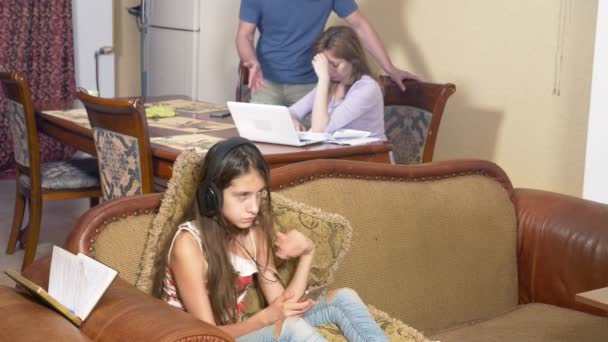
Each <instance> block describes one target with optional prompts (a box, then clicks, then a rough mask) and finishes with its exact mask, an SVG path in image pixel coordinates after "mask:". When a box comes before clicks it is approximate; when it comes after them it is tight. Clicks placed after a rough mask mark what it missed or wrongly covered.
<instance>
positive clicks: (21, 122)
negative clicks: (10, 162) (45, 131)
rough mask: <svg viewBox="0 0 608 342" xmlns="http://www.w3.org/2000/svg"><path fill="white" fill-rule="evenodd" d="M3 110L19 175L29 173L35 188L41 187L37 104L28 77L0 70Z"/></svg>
mask: <svg viewBox="0 0 608 342" xmlns="http://www.w3.org/2000/svg"><path fill="white" fill-rule="evenodd" d="M0 82H1V83H2V86H3V90H4V108H5V109H6V113H7V114H8V117H9V122H10V129H11V134H12V137H13V151H14V154H15V162H16V163H17V172H19V173H24V174H27V175H28V176H29V177H30V179H31V187H32V189H36V188H38V189H39V188H40V186H41V180H40V151H39V145H38V129H37V127H36V117H35V114H34V103H33V102H32V97H31V95H30V90H29V85H28V82H27V79H26V77H25V75H23V74H22V73H19V72H3V71H1V70H0Z"/></svg>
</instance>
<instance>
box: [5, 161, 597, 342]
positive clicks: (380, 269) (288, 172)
mask: <svg viewBox="0 0 608 342" xmlns="http://www.w3.org/2000/svg"><path fill="white" fill-rule="evenodd" d="M272 188H273V191H274V192H278V193H281V194H282V195H283V196H285V197H287V198H290V199H293V200H296V201H299V202H303V203H307V204H308V205H311V206H313V207H317V208H320V209H321V210H323V211H325V212H330V213H338V214H340V215H342V216H344V217H346V218H347V219H348V220H349V221H350V223H351V224H352V227H353V234H352V243H351V248H350V251H349V253H348V254H347V255H346V257H345V258H344V260H342V261H341V263H340V266H339V269H338V270H337V272H336V274H335V282H334V285H333V286H334V287H340V286H348V287H352V288H354V289H356V290H357V291H358V292H359V293H360V295H361V296H362V298H363V299H364V301H365V302H366V303H369V304H372V305H374V306H375V307H377V308H379V309H381V310H384V311H386V312H387V313H389V314H390V315H392V316H393V317H396V318H398V319H400V320H402V321H403V322H405V323H407V324H408V325H410V326H412V327H414V328H416V329H418V330H421V331H423V332H424V333H425V334H426V335H427V337H429V338H430V339H432V340H441V341H443V342H446V341H448V342H449V341H489V340H491V341H606V340H608V318H606V313H605V312H602V311H600V310H598V309H594V308H592V307H590V306H586V305H583V304H580V303H577V302H576V301H575V299H574V296H575V294H576V293H579V292H583V291H588V290H591V289H596V288H601V287H605V286H608V206H607V205H603V204H599V203H594V202H590V201H585V200H582V199H578V198H574V197H570V196H565V195H560V194H556V193H551V192H547V191H540V190H532V189H517V188H513V186H512V184H511V182H510V180H509V178H508V177H507V175H506V174H505V173H504V171H503V170H502V169H500V168H499V167H498V166H496V165H495V164H493V163H490V162H485V161H474V160H470V161H446V162H437V163H430V164H422V165H416V166H395V165H381V164H371V163H362V162H351V161H340V160H322V161H310V162H304V163H298V164H293V165H289V166H285V167H282V168H279V169H275V170H273V171H272ZM161 196H162V195H160V194H148V195H142V196H135V197H129V198H123V199H119V200H116V201H110V202H106V203H104V204H102V205H101V206H98V207H96V208H93V209H91V210H90V211H89V212H88V213H86V214H85V215H84V216H83V217H82V219H81V221H80V222H79V224H78V225H77V227H76V229H75V230H74V232H73V233H72V236H71V238H70V240H69V241H68V243H67V244H66V248H68V249H70V250H72V251H73V252H78V251H82V252H86V253H94V254H95V256H96V257H97V258H98V259H100V260H102V261H104V260H105V259H107V260H110V259H112V260H118V261H115V262H114V263H115V264H114V265H111V266H113V267H116V268H118V269H119V271H120V274H121V276H122V277H124V278H125V279H119V280H117V281H116V282H115V283H114V284H113V285H112V287H111V288H110V290H109V291H108V293H107V294H106V295H105V296H104V297H103V299H102V300H101V302H100V304H99V306H98V307H97V308H96V309H95V310H94V311H93V313H92V314H91V316H90V318H89V319H88V320H87V322H85V324H84V326H83V328H82V333H83V334H84V335H85V336H86V337H87V338H91V339H94V340H116V339H118V340H123V339H127V340H142V339H143V340H163V341H173V340H185V339H187V338H192V339H197V340H198V339H201V340H202V339H207V340H212V341H215V340H222V339H224V338H225V339H227V340H229V337H228V336H226V335H225V334H223V333H222V332H221V331H220V330H219V329H217V328H214V327H211V326H209V325H206V324H204V323H202V322H198V321H196V320H194V319H193V318H191V317H190V316H189V315H187V314H185V313H182V312H179V311H177V310H174V309H172V308H170V307H169V306H167V305H166V304H164V303H161V302H160V301H159V300H158V299H155V298H153V297H152V296H149V295H145V294H143V293H140V292H138V290H136V289H135V288H134V287H132V286H131V285H129V284H134V283H135V281H134V279H135V277H136V275H137V262H131V260H135V259H137V256H138V255H140V256H141V253H142V250H143V247H142V246H143V245H145V241H144V242H142V241H141V240H145V239H146V232H147V229H148V227H149V226H150V225H151V223H152V221H153V219H154V216H155V209H156V208H158V206H159V203H160V199H161ZM113 225H114V226H115V228H117V229H114V228H112V227H113ZM127 227H128V229H130V231H129V232H127V233H125V230H126V229H127ZM121 239H122V240H121ZM108 241H112V243H111V244H108ZM107 245H112V246H113V248H111V249H108V248H106V247H104V246H107ZM117 246H120V248H116V247H117ZM104 258H105V259H104ZM26 275H27V276H28V277H30V278H32V279H34V280H35V281H36V282H39V283H42V284H44V283H45V281H44V279H47V278H48V261H45V260H42V261H38V262H37V263H35V264H34V265H33V266H32V267H30V268H28V269H27V272H26ZM131 277H133V278H131ZM9 293H10V291H9ZM0 294H2V295H5V294H4V293H3V292H1V291H0ZM10 295H11V296H12V297H15V295H14V294H10ZM19 298H22V300H23V297H19ZM23 306H24V308H25V307H26V306H27V304H23ZM3 308H4V304H2V305H0V310H3ZM43 309H44V308H43ZM28 310H29V308H28ZM45 310H46V309H45ZM37 316H38V313H36V314H32V315H31V317H37ZM66 323H67V321H61V320H59V321H57V322H54V323H53V324H56V325H57V328H58V329H64V328H65V329H70V327H69V323H67V324H68V325H67V326H66ZM5 324H6V323H0V329H1V330H6V329H5V327H6V326H5ZM30 325H31V324H28V325H27V326H30ZM66 327H67V328H66ZM67 333H69V331H67V330H66V334H67ZM195 337H196V338H195Z"/></svg>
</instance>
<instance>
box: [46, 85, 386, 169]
mask: <svg viewBox="0 0 608 342" xmlns="http://www.w3.org/2000/svg"><path fill="white" fill-rule="evenodd" d="M144 103H145V107H146V112H147V122H148V132H149V136H150V142H151V149H152V158H153V161H152V163H153V169H154V175H155V176H156V177H158V178H160V179H164V180H168V179H169V178H171V174H172V166H173V163H174V162H175V159H176V158H177V156H178V155H179V154H180V153H182V152H184V151H186V150H194V151H196V152H197V153H201V154H204V153H206V152H207V150H208V149H209V148H210V147H211V146H212V145H213V144H215V143H217V142H219V141H221V140H225V139H227V138H230V137H233V136H237V135H238V131H237V129H236V127H235V126H234V123H233V121H232V119H231V117H230V116H226V117H223V118H222V117H213V114H217V113H222V112H227V111H228V108H227V107H226V106H225V105H220V104H213V103H209V102H204V101H192V100H189V99H186V98H182V97H178V96H164V97H153V98H145V99H144ZM151 108H153V109H155V110H154V111H152V110H150V109H151ZM159 108H160V109H161V110H160V111H159V110H158V109H159ZM163 110H164V111H163ZM167 111H168V112H170V113H172V114H171V116H169V117H160V116H159V117H154V116H153V115H149V113H148V112H155V113H157V112H160V113H162V112H167ZM173 114H174V115H173ZM36 115H37V125H38V130H39V131H41V132H43V133H45V134H46V135H49V136H51V137H53V138H55V139H57V140H59V141H60V142H62V143H64V144H66V145H69V146H73V147H75V148H77V149H79V150H82V151H84V152H87V153H89V154H92V155H96V151H95V144H94V142H93V132H92V129H91V126H90V124H89V120H88V117H87V113H86V110H85V108H84V107H79V106H78V105H77V106H76V107H75V108H73V109H69V110H60V111H40V112H37V113H36ZM255 145H256V146H257V147H258V148H259V149H260V151H261V152H262V155H263V156H264V158H265V159H266V161H267V162H268V164H269V166H270V167H271V168H276V167H280V166H284V165H288V164H291V163H296V162H300V161H306V160H312V159H348V160H359V161H366V162H376V163H390V151H391V150H392V145H391V144H390V143H388V142H372V143H368V144H363V145H357V146H344V145H337V144H330V143H319V144H313V145H307V146H303V147H296V146H286V145H278V144H269V143H260V142H255Z"/></svg>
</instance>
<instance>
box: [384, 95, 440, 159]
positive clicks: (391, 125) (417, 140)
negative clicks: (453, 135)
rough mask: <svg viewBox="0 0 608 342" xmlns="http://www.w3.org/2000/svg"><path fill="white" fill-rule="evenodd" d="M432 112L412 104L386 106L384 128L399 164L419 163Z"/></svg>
mask: <svg viewBox="0 0 608 342" xmlns="http://www.w3.org/2000/svg"><path fill="white" fill-rule="evenodd" d="M432 116H433V115H432V113H431V112H429V111H426V110H422V109H420V108H416V107H412V106H385V107H384V128H385V132H386V137H387V139H388V141H389V142H390V143H391V144H393V157H394V159H395V162H396V163H397V164H418V163H421V162H422V154H423V153H424V147H425V145H426V136H427V133H428V131H429V126H430V124H431V118H432Z"/></svg>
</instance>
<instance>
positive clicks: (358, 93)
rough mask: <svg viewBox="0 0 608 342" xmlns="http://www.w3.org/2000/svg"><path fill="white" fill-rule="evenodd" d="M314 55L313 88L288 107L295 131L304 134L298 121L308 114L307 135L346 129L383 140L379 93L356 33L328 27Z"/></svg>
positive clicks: (382, 105) (342, 27)
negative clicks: (309, 120) (366, 132)
mask: <svg viewBox="0 0 608 342" xmlns="http://www.w3.org/2000/svg"><path fill="white" fill-rule="evenodd" d="M314 51H315V53H316V54H315V56H314V58H313V60H312V65H313V67H314V70H315V73H316V74H317V78H318V81H317V86H316V87H315V88H314V89H313V90H312V91H311V92H310V93H308V94H307V95H306V96H304V97H303V98H302V99H300V100H299V101H298V102H296V103H295V104H293V105H292V106H291V107H289V112H290V113H291V116H292V117H293V119H294V125H295V126H296V129H297V130H304V126H303V125H302V123H301V121H302V119H303V118H304V117H305V116H307V115H308V114H311V127H310V131H311V132H326V133H330V134H331V133H334V132H335V131H337V130H339V129H342V128H350V129H358V130H363V131H370V132H371V135H370V137H374V138H380V139H382V140H386V136H385V135H384V99H383V96H382V91H381V90H380V86H379V85H378V82H376V80H375V79H374V78H373V77H372V76H371V70H370V67H369V65H368V64H367V60H366V58H365V53H364V51H363V47H362V46H361V43H360V42H359V39H358V38H357V35H356V33H355V32H354V31H353V30H352V29H351V28H350V27H348V26H334V27H330V28H329V29H327V30H326V31H325V32H323V33H322V34H321V36H320V37H319V38H318V39H317V42H316V43H315V46H314Z"/></svg>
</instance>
